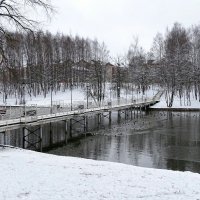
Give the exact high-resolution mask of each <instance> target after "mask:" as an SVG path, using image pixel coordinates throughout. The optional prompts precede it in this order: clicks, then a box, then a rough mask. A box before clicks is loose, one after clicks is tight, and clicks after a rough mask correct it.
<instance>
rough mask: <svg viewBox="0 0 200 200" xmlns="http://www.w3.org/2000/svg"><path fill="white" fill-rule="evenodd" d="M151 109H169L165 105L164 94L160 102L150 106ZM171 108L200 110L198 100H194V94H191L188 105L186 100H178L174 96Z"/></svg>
mask: <svg viewBox="0 0 200 200" xmlns="http://www.w3.org/2000/svg"><path fill="white" fill-rule="evenodd" d="M152 108H169V107H167V104H166V100H165V94H163V95H162V96H161V98H160V102H159V103H157V104H155V105H154V106H152ZM171 108H178V109H181V108H182V109H186V108H189V109H193V108H197V109H200V102H199V100H196V99H195V97H194V94H192V93H191V99H190V103H187V100H186V99H185V100H184V98H182V99H181V100H180V98H179V97H178V96H177V95H175V97H174V101H173V105H172V107H171Z"/></svg>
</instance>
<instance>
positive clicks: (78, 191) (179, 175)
mask: <svg viewBox="0 0 200 200" xmlns="http://www.w3.org/2000/svg"><path fill="white" fill-rule="evenodd" d="M0 161H1V162H0V177H1V181H0V199H1V200H68V199H69V200H76V199H78V200H90V199H93V200H103V199H108V200H112V199H117V200H124V199H126V200H127V199H128V200H134V199H140V200H141V199H148V200H158V199H159V200H160V199H162V200H165V199H166V200H169V199H170V200H173V199H174V200H178V199H184V200H188V199H191V200H195V199H196V200H197V199H200V174H195V173H191V172H175V171H169V170H159V169H147V168H141V167H134V166H131V165H125V164H119V163H111V162H103V161H94V160H87V159H81V158H73V157H61V156H55V155H48V154H43V153H37V152H33V151H28V150H21V149H14V148H8V147H6V148H2V147H0Z"/></svg>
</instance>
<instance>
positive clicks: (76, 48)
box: [0, 23, 200, 107]
mask: <svg viewBox="0 0 200 200" xmlns="http://www.w3.org/2000/svg"><path fill="white" fill-rule="evenodd" d="M2 41H3V42H2V44H1V48H2V49H3V50H4V56H5V57H6V60H7V62H3V63H1V68H0V82H1V85H0V87H1V92H2V93H3V96H4V100H6V98H7V97H8V96H9V95H10V94H15V95H16V97H17V98H19V99H21V100H23V95H24V91H25V89H24V87H26V91H27V92H28V93H29V95H33V96H37V95H38V94H43V95H44V96H46V94H47V93H49V92H50V91H54V92H56V91H58V90H61V89H62V90H65V89H67V88H70V87H84V88H86V86H87V85H89V86H90V90H89V93H90V96H92V97H93V99H94V100H95V101H97V102H101V101H102V100H103V99H104V97H105V90H106V82H110V83H112V84H111V87H112V90H116V92H117V96H118V97H120V89H121V88H126V89H127V91H128V90H132V91H133V90H137V91H138V92H142V93H143V94H144V93H145V91H146V90H148V89H149V87H150V86H158V87H159V88H161V89H163V90H164V91H165V97H166V103H167V105H168V106H169V107H171V106H172V104H173V101H174V97H175V95H176V96H177V95H178V96H179V97H180V102H181V103H184V104H187V105H189V104H190V103H191V102H190V98H191V94H194V96H195V98H196V99H198V100H200V70H199V69H200V26H192V27H191V28H189V29H186V28H184V27H183V26H181V25H180V24H178V23H175V24H174V26H173V27H172V28H171V29H168V30H167V31H166V33H165V35H164V36H163V35H162V34H160V33H158V34H157V35H156V36H155V38H154V41H153V45H152V48H151V50H150V52H148V53H146V52H145V51H144V50H143V49H142V47H140V46H139V44H138V40H137V39H135V41H134V42H133V44H131V46H130V49H129V51H128V53H127V55H126V56H125V58H124V57H123V58H122V57H118V58H115V59H114V60H115V63H114V64H113V65H112V64H110V60H109V52H108V50H107V48H106V46H105V44H104V43H99V42H98V41H97V40H91V39H86V38H82V37H79V36H75V37H73V36H70V35H67V36H66V35H62V34H57V35H52V34H51V33H49V32H45V33H44V32H42V31H39V32H37V33H34V34H33V33H32V32H31V33H17V32H16V33H9V37H7V38H6V39H5V38H4V40H2Z"/></svg>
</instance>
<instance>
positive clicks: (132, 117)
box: [131, 107, 133, 120]
mask: <svg viewBox="0 0 200 200" xmlns="http://www.w3.org/2000/svg"><path fill="white" fill-rule="evenodd" d="M132 119H133V108H132V107H131V120H132Z"/></svg>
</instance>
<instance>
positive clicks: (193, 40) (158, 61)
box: [128, 23, 200, 107]
mask: <svg viewBox="0 0 200 200" xmlns="http://www.w3.org/2000/svg"><path fill="white" fill-rule="evenodd" d="M128 60H129V70H130V72H131V73H129V74H130V79H131V80H132V81H134V82H135V83H136V84H138V85H140V86H141V89H142V91H145V90H146V89H147V88H148V86H149V85H158V86H159V87H160V88H162V89H164V90H165V97H166V103H167V105H168V106H169V107H171V106H172V104H173V101H174V96H175V95H178V96H179V98H180V103H181V104H182V101H183V102H184V103H185V104H187V105H190V103H191V102H190V98H191V94H192V93H193V94H194V96H195V98H196V99H198V100H199V101H200V26H192V27H191V28H189V29H186V28H184V27H183V26H182V25H180V24H178V23H175V24H174V26H173V27H172V28H171V29H170V30H167V31H166V33H165V36H163V35H162V34H160V33H158V34H157V35H156V37H155V38H154V42H153V46H152V49H151V51H150V52H148V54H146V53H144V51H143V49H142V48H140V47H139V46H138V42H137V40H135V42H134V43H133V44H132V45H131V47H130V50H129V53H128Z"/></svg>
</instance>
